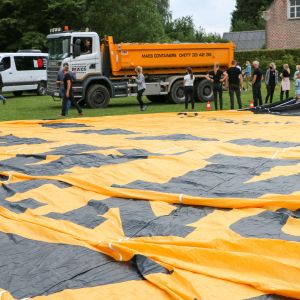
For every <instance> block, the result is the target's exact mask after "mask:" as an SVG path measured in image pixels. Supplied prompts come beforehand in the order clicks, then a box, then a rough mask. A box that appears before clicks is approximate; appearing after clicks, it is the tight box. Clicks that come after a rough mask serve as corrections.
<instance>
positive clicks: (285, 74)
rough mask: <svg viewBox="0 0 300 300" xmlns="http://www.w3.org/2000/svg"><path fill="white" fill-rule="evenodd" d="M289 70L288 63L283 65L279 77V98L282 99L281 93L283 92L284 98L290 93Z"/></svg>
mask: <svg viewBox="0 0 300 300" xmlns="http://www.w3.org/2000/svg"><path fill="white" fill-rule="evenodd" d="M290 76H291V70H290V67H289V65H288V64H284V65H283V70H282V73H281V74H280V77H281V79H282V81H281V90H280V100H281V101H282V100H283V95H284V92H285V99H288V98H289V95H290V89H291V81H290Z"/></svg>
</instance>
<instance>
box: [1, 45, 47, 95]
mask: <svg viewBox="0 0 300 300" xmlns="http://www.w3.org/2000/svg"><path fill="white" fill-rule="evenodd" d="M47 59H48V54H47V53H39V52H31V51H30V52H26V53H25V52H16V53H0V71H1V75H2V80H3V84H4V86H3V88H2V91H3V92H12V93H13V94H14V95H15V96H20V95H22V93H23V92H24V91H36V93H37V94H38V95H45V94H46V88H47Z"/></svg>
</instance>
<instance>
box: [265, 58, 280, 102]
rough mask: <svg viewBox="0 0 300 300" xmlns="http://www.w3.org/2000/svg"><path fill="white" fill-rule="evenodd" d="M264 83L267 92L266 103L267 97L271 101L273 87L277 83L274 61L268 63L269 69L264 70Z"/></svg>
mask: <svg viewBox="0 0 300 300" xmlns="http://www.w3.org/2000/svg"><path fill="white" fill-rule="evenodd" d="M265 83H266V87H267V92H268V93H267V96H266V100H265V103H268V101H269V99H270V103H272V102H273V95H274V91H275V87H276V85H277V84H278V71H277V70H276V65H275V64H274V63H270V66H269V69H268V70H267V72H266V77H265Z"/></svg>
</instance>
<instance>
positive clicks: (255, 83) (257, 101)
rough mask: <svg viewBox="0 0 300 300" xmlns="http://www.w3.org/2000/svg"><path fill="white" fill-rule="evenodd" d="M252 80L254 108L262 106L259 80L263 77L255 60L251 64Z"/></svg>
mask: <svg viewBox="0 0 300 300" xmlns="http://www.w3.org/2000/svg"><path fill="white" fill-rule="evenodd" d="M252 65H253V68H254V72H253V79H252V94H253V101H254V106H258V105H262V104H263V103H262V95H261V80H262V77H263V73H262V71H261V69H260V68H259V62H258V61H257V60H255V61H254V62H253V63H252Z"/></svg>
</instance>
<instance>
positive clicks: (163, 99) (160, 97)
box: [147, 95, 167, 103]
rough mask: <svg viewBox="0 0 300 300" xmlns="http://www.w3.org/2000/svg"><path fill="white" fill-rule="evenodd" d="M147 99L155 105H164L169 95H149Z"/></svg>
mask: <svg viewBox="0 0 300 300" xmlns="http://www.w3.org/2000/svg"><path fill="white" fill-rule="evenodd" d="M147 98H148V100H150V101H151V102H153V103H162V102H166V101H167V95H148V96H147Z"/></svg>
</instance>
